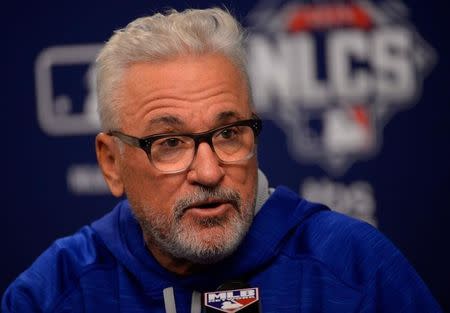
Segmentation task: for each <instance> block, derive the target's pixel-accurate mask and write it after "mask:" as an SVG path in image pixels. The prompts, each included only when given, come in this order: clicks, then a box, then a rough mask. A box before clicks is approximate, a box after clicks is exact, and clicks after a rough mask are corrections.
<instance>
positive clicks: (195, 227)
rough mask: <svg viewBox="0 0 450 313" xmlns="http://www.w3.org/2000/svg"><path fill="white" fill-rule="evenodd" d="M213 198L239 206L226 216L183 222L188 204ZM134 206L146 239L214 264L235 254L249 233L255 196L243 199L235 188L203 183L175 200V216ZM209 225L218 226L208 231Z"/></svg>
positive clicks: (198, 261) (179, 255)
mask: <svg viewBox="0 0 450 313" xmlns="http://www.w3.org/2000/svg"><path fill="white" fill-rule="evenodd" d="M211 198H214V199H217V200H220V201H225V202H229V203H231V204H232V206H233V208H234V209H235V210H228V211H227V214H226V215H224V216H218V217H207V218H205V217H202V218H195V219H192V220H191V221H190V223H187V222H186V221H184V223H183V220H182V218H183V215H184V213H185V211H186V208H188V207H189V206H191V205H192V204H194V203H196V202H200V201H206V200H208V199H211ZM133 208H135V209H134V214H135V216H136V218H137V220H138V222H139V224H140V225H141V228H142V231H143V234H144V238H145V239H146V241H150V242H151V244H153V245H156V246H157V247H158V248H159V249H160V250H161V251H162V252H164V253H166V254H168V255H169V256H171V257H172V258H174V259H182V260H187V261H190V262H192V263H194V264H213V263H216V262H218V261H220V260H222V259H224V258H225V257H227V256H229V255H231V254H232V253H233V252H234V251H235V250H236V249H237V247H238V246H239V244H240V243H241V241H242V239H243V238H244V237H245V235H246V234H247V232H248V229H249V228H250V225H251V223H252V220H253V216H254V209H255V199H253V200H252V201H251V203H242V199H241V196H240V195H239V193H237V192H236V191H234V190H231V189H223V188H205V187H201V188H199V190H198V191H197V192H195V193H193V194H191V195H188V196H184V197H180V198H179V199H178V200H177V201H175V204H174V207H173V210H172V212H173V214H172V215H171V216H168V215H165V214H164V213H161V211H160V210H158V209H155V208H139V207H136V205H133ZM208 228H210V229H212V228H214V229H212V230H211V231H209V232H208ZM218 229H220V231H218Z"/></svg>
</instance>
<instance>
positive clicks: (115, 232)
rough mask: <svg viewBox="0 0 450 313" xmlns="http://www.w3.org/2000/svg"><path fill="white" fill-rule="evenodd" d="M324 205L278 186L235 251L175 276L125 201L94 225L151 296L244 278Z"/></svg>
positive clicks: (267, 261) (203, 288)
mask: <svg viewBox="0 0 450 313" xmlns="http://www.w3.org/2000/svg"><path fill="white" fill-rule="evenodd" d="M325 209H327V208H326V207H325V206H322V205H318V204H312V203H310V202H307V201H305V200H303V199H301V198H300V197H299V196H298V195H297V194H296V193H294V192H292V191H290V190H289V189H287V188H285V187H278V188H276V189H275V190H274V191H273V192H272V194H271V196H270V197H269V198H268V200H267V201H266V202H265V203H264V205H263V206H262V207H261V209H260V210H259V212H258V213H257V214H256V216H255V218H254V221H253V223H252V226H251V227H250V230H249V232H248V234H247V235H246V237H245V238H244V240H243V241H242V243H241V245H240V246H239V248H238V249H237V251H236V252H235V253H234V254H233V255H232V256H231V257H228V258H226V259H224V260H223V261H221V262H219V263H217V264H214V265H212V266H211V267H209V268H208V269H207V270H205V271H204V272H202V273H199V274H193V275H189V276H179V275H176V274H174V273H171V272H169V271H167V270H165V269H164V268H163V267H161V266H160V265H159V264H158V263H157V261H156V260H155V259H154V258H153V256H152V255H151V253H150V252H149V251H148V249H147V248H146V246H145V243H144V240H143V236H142V231H141V229H140V227H139V224H138V222H137V221H136V219H135V218H134V216H133V214H132V212H131V208H130V205H129V203H128V201H126V200H123V201H121V202H120V203H119V204H118V205H117V206H116V207H115V208H114V209H113V211H111V212H110V213H109V214H108V215H106V216H105V217H103V218H102V219H100V220H98V221H96V222H94V223H93V224H92V227H93V229H94V230H95V231H96V232H97V233H98V235H99V236H100V238H101V240H102V241H103V243H104V245H105V246H106V247H107V248H108V250H109V251H111V253H112V254H113V255H114V256H115V258H116V259H117V260H118V262H119V263H121V264H122V265H123V266H124V267H125V268H126V269H127V270H128V271H129V272H130V273H132V274H133V276H134V277H135V278H136V279H137V280H138V281H139V283H140V284H141V285H142V288H143V289H144V290H145V292H146V293H147V294H149V295H151V294H154V295H155V296H156V295H160V294H161V290H163V289H165V288H167V287H169V286H180V287H183V288H187V289H191V290H197V291H206V290H215V289H216V288H217V286H219V285H220V284H222V283H223V282H225V281H229V280H231V279H238V280H244V281H245V280H246V278H247V277H249V276H251V274H252V273H254V272H255V271H257V270H258V269H261V268H263V267H265V266H267V265H268V264H270V262H271V260H272V259H273V258H274V257H275V256H277V254H278V252H279V251H280V249H281V248H282V247H283V245H284V241H285V240H284V239H285V238H286V237H287V235H288V234H289V233H290V232H291V231H292V230H293V229H294V228H296V227H298V226H299V225H301V224H302V222H303V221H305V220H306V219H307V218H308V217H309V216H311V215H313V214H314V213H316V212H318V211H320V210H325Z"/></svg>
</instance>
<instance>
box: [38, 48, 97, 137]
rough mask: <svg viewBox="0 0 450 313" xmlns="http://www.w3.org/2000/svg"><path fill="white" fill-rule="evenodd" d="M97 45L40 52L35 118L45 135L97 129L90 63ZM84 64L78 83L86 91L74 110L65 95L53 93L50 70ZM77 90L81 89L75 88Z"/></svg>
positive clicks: (94, 130)
mask: <svg viewBox="0 0 450 313" xmlns="http://www.w3.org/2000/svg"><path fill="white" fill-rule="evenodd" d="M101 47H102V45H101V44H87V45H73V46H55V47H50V48H47V49H45V50H44V51H42V52H41V53H40V54H39V56H38V58H37V60H36V65H35V79H36V96H37V118H38V122H39V126H40V127H41V129H42V130H43V131H44V132H45V133H46V134H47V135H49V136H74V135H90V134H93V133H96V132H97V131H98V130H99V129H100V123H99V121H98V117H97V113H96V106H97V104H96V92H95V72H94V67H93V66H91V64H92V62H93V61H94V60H95V56H96V55H97V53H98V51H99V50H100V48H101ZM74 65H87V66H88V70H87V71H86V74H85V76H84V81H83V82H73V84H80V86H82V87H84V89H85V90H86V96H85V99H84V103H83V110H82V111H81V112H77V111H75V110H74V103H73V100H72V99H71V98H70V96H68V95H66V94H55V88H54V77H53V71H54V69H55V68H58V67H61V68H62V69H64V68H69V67H70V66H74ZM79 89H80V91H81V90H82V88H81V87H80V88H79Z"/></svg>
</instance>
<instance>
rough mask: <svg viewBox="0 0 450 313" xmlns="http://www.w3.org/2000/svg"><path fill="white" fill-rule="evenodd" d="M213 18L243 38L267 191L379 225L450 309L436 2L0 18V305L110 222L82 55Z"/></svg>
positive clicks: (444, 25)
mask: <svg viewBox="0 0 450 313" xmlns="http://www.w3.org/2000/svg"><path fill="white" fill-rule="evenodd" d="M213 5H216V6H217V5H219V6H222V5H225V6H226V7H227V8H229V9H230V10H231V11H232V12H233V13H234V14H235V15H236V16H237V17H238V18H239V19H240V20H241V22H242V23H243V24H244V25H246V26H248V28H249V31H250V32H249V38H248V39H249V40H248V46H247V49H248V54H249V69H250V76H251V80H252V82H253V86H254V88H253V92H254V100H255V106H256V108H257V111H258V112H259V114H260V115H261V116H262V117H263V119H264V129H263V133H262V135H261V142H260V146H259V160H260V167H261V168H262V169H263V171H264V172H265V173H266V174H267V176H268V178H269V181H270V184H271V185H272V186H276V185H279V184H283V185H287V186H289V187H291V188H292V189H294V190H296V191H298V192H299V193H301V194H302V195H303V196H305V197H307V198H309V199H311V200H316V201H321V202H325V203H327V204H329V205H330V206H332V207H333V208H334V209H336V210H338V211H341V212H344V213H346V214H350V215H353V216H355V217H357V218H361V219H364V220H366V221H368V222H369V223H372V224H373V225H375V226H376V227H378V228H379V229H380V230H381V231H382V232H383V233H384V234H386V235H387V236H388V237H389V238H390V239H391V240H392V241H393V242H394V243H395V244H396V245H397V246H398V247H399V248H400V250H401V251H402V252H403V253H404V254H405V255H406V256H407V258H408V259H409V260H410V261H411V263H412V264H413V265H414V266H415V268H416V269H417V271H418V272H419V274H420V275H421V276H422V278H423V279H424V280H425V282H426V283H427V284H428V286H429V287H430V289H431V291H432V292H433V294H434V295H435V296H436V297H437V299H438V301H439V302H440V303H441V304H442V306H443V307H444V308H445V309H446V310H450V302H449V301H450V300H449V297H448V286H449V284H450V268H449V266H448V264H450V257H449V254H448V253H447V250H448V249H449V239H450V231H449V230H448V228H447V227H445V225H444V224H445V223H446V222H447V221H448V220H449V215H450V214H449V209H450V196H449V194H450V189H449V184H450V162H449V161H450V147H449V146H450V101H449V100H450V86H449V84H448V76H449V73H450V72H449V69H450V66H449V57H448V56H449V55H450V44H449V41H448V34H447V33H448V31H449V30H450V27H449V26H450V23H449V22H448V16H447V15H448V14H447V12H448V5H447V3H446V1H444V0H442V1H440V0H432V1H426V2H425V1H420V0H403V1H396V0H385V1H379V0H367V1H358V2H349V1H344V2H338V1H331V0H330V1H328V2H327V1H312V0H311V1H264V0H253V1H247V2H245V3H243V1H226V2H218V1H195V2H194V1H187V0H183V1H181V0H180V1H127V2H124V1H105V0H95V1H86V0H81V1H76V2H70V3H69V2H63V1H56V0H55V1H53V0H47V1H39V2H30V3H22V2H15V3H14V4H10V6H9V7H8V9H7V10H3V15H5V16H4V17H3V21H4V23H3V25H4V28H3V32H2V36H3V40H2V42H3V45H2V46H3V49H2V60H3V62H2V65H3V68H4V69H5V71H4V72H3V73H4V74H3V77H4V78H3V83H2V87H3V91H2V103H3V106H2V110H3V112H4V113H3V114H2V123H1V125H2V128H3V131H2V137H1V139H2V151H3V153H2V154H1V155H2V164H3V169H4V173H5V174H6V175H4V176H3V177H4V181H3V186H4V187H3V188H2V192H3V195H2V196H3V209H2V219H1V227H0V229H1V244H2V245H1V247H2V258H1V259H0V260H1V269H2V273H1V279H0V292H1V293H3V291H4V289H5V288H6V286H7V285H8V284H9V283H10V282H11V281H12V280H13V279H14V277H16V276H17V275H18V274H19V273H20V272H21V271H23V270H24V269H26V268H27V267H28V266H29V265H30V264H31V262H32V261H33V260H34V259H35V258H36V257H37V256H38V255H39V254H40V253H41V252H42V251H43V250H44V249H45V248H46V247H47V246H48V245H49V244H51V242H52V241H53V240H55V239H56V238H58V237H61V236H65V235H69V234H71V233H73V232H74V231H76V230H77V229H79V228H80V227H81V226H82V225H84V224H86V223H88V222H89V221H92V220H93V219H95V218H98V217H100V216H101V215H103V214H104V213H105V212H107V211H108V210H110V209H111V208H112V206H113V205H114V203H115V202H116V199H114V198H113V197H112V196H110V195H109V194H108V191H107V190H106V188H105V185H104V182H103V180H102V177H101V175H100V173H99V171H98V168H97V167H96V160H95V151H94V136H95V134H96V132H97V130H98V122H97V120H96V118H95V114H94V110H95V92H94V89H95V88H94V87H95V86H94V84H95V83H94V81H93V79H92V78H93V74H94V73H93V71H92V68H91V67H90V65H91V62H92V60H93V59H94V58H95V54H96V52H97V51H98V49H99V47H101V45H102V43H104V42H105V41H106V40H107V39H108V38H109V37H110V35H111V34H112V31H113V30H115V29H118V28H121V27H123V26H125V25H126V24H127V23H128V22H129V21H131V20H132V19H134V18H137V17H140V16H144V15H148V14H150V13H152V12H155V11H157V10H159V9H161V8H169V7H173V8H177V9H184V8H187V7H195V8H205V7H210V6H213Z"/></svg>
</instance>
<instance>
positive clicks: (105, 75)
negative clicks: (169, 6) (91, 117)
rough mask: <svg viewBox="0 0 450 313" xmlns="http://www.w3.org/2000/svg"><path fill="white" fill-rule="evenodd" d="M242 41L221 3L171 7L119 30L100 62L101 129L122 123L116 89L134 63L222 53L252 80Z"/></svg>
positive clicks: (241, 30)
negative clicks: (205, 6) (180, 9)
mask: <svg viewBox="0 0 450 313" xmlns="http://www.w3.org/2000/svg"><path fill="white" fill-rule="evenodd" d="M243 40H244V30H243V28H242V27H241V25H240V24H239V23H238V21H237V20H236V19H235V18H234V17H233V16H232V15H231V14H230V13H229V12H227V11H224V10H222V9H219V8H212V9H205V10H194V9H189V10H185V11H183V12H178V11H176V10H170V11H168V12H166V13H165V14H160V13H157V14H155V15H152V16H147V17H142V18H138V19H136V20H134V21H133V22H131V23H130V24H128V25H127V26H126V27H125V28H123V29H120V30H118V31H116V32H115V33H114V35H113V36H112V37H111V38H110V39H109V41H108V42H107V43H106V45H105V46H104V47H103V49H102V50H101V51H100V54H99V55H98V57H97V62H96V63H97V94H98V114H99V117H100V122H101V127H102V129H103V130H110V129H114V128H118V127H119V125H120V120H119V114H118V110H119V106H120V93H119V92H117V90H118V89H119V88H120V82H121V78H122V76H123V72H124V70H125V69H126V68H127V67H128V66H130V65H131V64H133V63H137V62H158V61H166V60H169V59H170V58H173V57H176V56H180V55H184V54H196V55H197V54H198V55H200V54H205V53H219V54H222V55H224V56H226V57H227V58H229V60H230V61H231V62H233V63H234V64H235V65H236V66H237V68H238V69H239V70H240V71H241V72H242V74H243V76H244V78H245V79H246V80H247V84H248V75H247V72H246V61H245V51H244V46H243ZM248 88H250V86H248ZM249 94H250V93H249Z"/></svg>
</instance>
